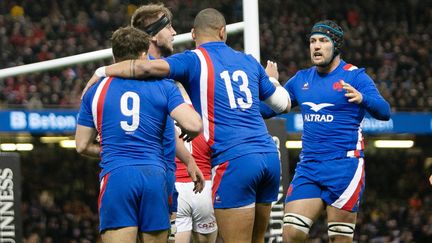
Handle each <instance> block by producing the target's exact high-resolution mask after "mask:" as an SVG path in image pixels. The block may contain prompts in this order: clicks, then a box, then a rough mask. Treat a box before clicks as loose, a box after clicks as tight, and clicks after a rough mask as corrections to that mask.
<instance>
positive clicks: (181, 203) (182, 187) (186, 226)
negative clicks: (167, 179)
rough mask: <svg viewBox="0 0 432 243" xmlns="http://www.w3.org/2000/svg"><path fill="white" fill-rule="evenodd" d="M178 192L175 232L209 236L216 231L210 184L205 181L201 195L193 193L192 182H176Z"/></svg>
mask: <svg viewBox="0 0 432 243" xmlns="http://www.w3.org/2000/svg"><path fill="white" fill-rule="evenodd" d="M175 186H176V189H177V191H178V194H179V196H178V208H177V218H176V226H177V232H185V231H191V230H192V231H194V232H198V233H200V234H210V233H212V232H214V231H216V230H217V226H216V218H215V216H214V210H213V203H212V190H211V188H212V183H211V181H206V183H205V187H204V190H203V191H202V192H201V193H197V194H195V193H194V192H193V188H194V183H193V182H176V183H175Z"/></svg>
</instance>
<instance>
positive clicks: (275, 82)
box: [269, 77, 280, 86]
mask: <svg viewBox="0 0 432 243" xmlns="http://www.w3.org/2000/svg"><path fill="white" fill-rule="evenodd" d="M269 79H270V82H272V84H274V85H275V86H280V83H279V81H278V80H277V79H276V78H273V77H269Z"/></svg>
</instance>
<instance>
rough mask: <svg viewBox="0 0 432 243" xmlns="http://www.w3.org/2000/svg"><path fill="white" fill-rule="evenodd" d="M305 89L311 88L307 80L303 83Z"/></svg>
mask: <svg viewBox="0 0 432 243" xmlns="http://www.w3.org/2000/svg"><path fill="white" fill-rule="evenodd" d="M302 89H304V90H306V89H309V82H306V83H305V84H303V88H302Z"/></svg>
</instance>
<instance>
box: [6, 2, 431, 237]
mask: <svg viewBox="0 0 432 243" xmlns="http://www.w3.org/2000/svg"><path fill="white" fill-rule="evenodd" d="M139 2H140V1H118V0H111V1H108V0H83V1H80V4H76V1H73V0H62V1H60V0H41V1H31V0H20V1H0V43H1V44H0V55H1V56H0V68H6V67H12V66H16V65H22V64H29V63H33V62H38V61H43V60H49V59H53V58H59V57H65V56H69V55H74V54H79V53H84V52H88V51H94V50H99V49H104V48H108V47H109V45H110V44H109V37H110V36H111V33H112V31H113V30H115V29H116V28H117V27H120V26H124V25H127V24H128V22H129V19H130V15H131V13H132V12H133V11H134V9H135V8H136V4H138V3H139ZM214 2H215V1H210V0H205V1H198V0H189V1H179V0H169V1H165V4H166V5H167V6H168V7H169V8H170V9H171V10H172V12H173V14H174V16H175V18H174V23H173V25H174V27H175V28H176V30H177V32H178V33H184V32H187V31H189V30H190V27H191V23H192V21H193V17H194V15H195V14H196V13H197V12H198V11H199V10H200V9H202V8H204V7H215V8H218V9H219V10H221V11H222V12H223V13H224V14H225V15H226V19H227V22H228V23H234V22H238V21H241V20H242V6H241V1H234V0H221V1H217V3H214ZM239 2H240V3H239ZM125 3H126V4H125ZM431 13H432V2H431V1H416V0H401V1H391V0H382V1H373V0H363V1H355V2H354V4H353V2H352V1H337V0H330V1H322V0H312V1H293V0H286V1H281V0H267V1H260V34H261V36H260V38H261V39H260V41H261V58H262V60H263V61H265V60H267V59H271V60H275V61H277V62H278V64H279V69H280V71H281V75H280V76H281V79H283V80H287V79H288V78H290V77H291V76H292V75H293V74H294V73H295V72H296V71H297V70H298V69H301V68H305V67H307V66H309V58H308V52H307V45H308V44H307V38H306V35H307V33H308V32H309V29H310V26H311V24H312V23H313V22H314V21H316V20H318V19H323V18H331V19H335V20H336V21H338V22H339V23H340V24H341V25H342V26H343V28H344V29H345V30H346V34H347V36H349V38H348V41H346V43H345V46H344V48H343V57H346V59H347V60H350V61H352V62H353V64H355V65H357V66H359V67H367V72H368V74H369V75H370V76H371V77H372V78H373V79H374V80H375V82H376V85H377V86H378V88H379V89H380V91H381V93H382V94H383V96H384V97H385V98H386V99H387V100H388V101H389V102H390V103H391V106H392V109H393V110H394V111H418V112H421V111H428V112H431V111H432V58H431V55H430V53H432V44H431V41H432V25H431V24H430V23H431V22H432V14H431ZM229 43H230V44H231V45H232V46H234V47H236V48H237V49H241V48H242V36H240V35H234V36H233V37H230V38H229ZM182 48H185V46H181V47H178V49H177V50H178V51H180V50H181V49H182ZM107 63H110V60H104V61H100V62H96V63H89V64H83V65H78V66H73V67H68V68H65V69H61V70H52V71H49V72H43V73H35V74H29V75H22V76H18V77H10V78H6V79H1V80H0V108H16V107H21V108H22V107H24V108H28V109H41V108H58V107H61V108H75V109H76V108H77V107H78V106H79V102H80V101H79V97H80V94H81V90H82V88H83V87H84V83H85V81H86V80H88V78H89V77H90V76H91V74H92V73H93V71H94V69H95V68H96V67H98V66H100V65H103V64H107ZM35 153H36V156H35ZM37 153H44V154H43V156H37ZM42 157H43V158H44V159H43V160H42V159H40V158H42ZM59 158H61V160H60V159H59ZM293 160H296V159H295V158H293ZM423 161H425V158H424V157H422V156H421V155H412V154H409V153H408V152H402V154H401V153H398V154H396V155H391V154H390V153H389V152H386V151H384V152H381V153H379V152H377V154H375V155H374V156H371V157H368V158H367V167H366V170H367V178H368V182H367V183H368V189H367V190H366V192H365V200H364V201H363V202H362V206H361V207H362V210H361V213H360V215H359V219H358V223H357V228H356V234H355V239H354V240H355V241H357V242H428V241H429V242H432V211H431V209H432V205H431V204H432V194H431V193H430V189H429V185H428V184H427V181H426V180H425V178H426V175H424V174H422V173H419V171H424V166H425V165H424V164H423ZM22 163H23V164H24V165H25V166H23V171H22V173H23V178H24V180H23V190H22V191H23V196H22V210H23V226H24V227H23V232H24V237H25V239H26V242H46V243H48V242H83V243H84V242H98V241H99V239H98V235H99V234H98V232H97V221H98V220H97V219H98V217H97V205H96V202H97V200H96V199H97V194H98V191H97V189H98V182H97V173H98V169H97V161H94V160H89V159H84V158H82V157H80V156H79V155H78V154H77V153H75V151H66V152H65V151H64V150H59V149H50V150H43V149H42V150H39V151H38V150H36V151H35V152H33V153H32V156H31V157H30V156H29V155H26V154H25V153H24V154H23V155H22ZM428 166H429V167H430V165H428ZM52 171H55V172H56V173H52ZM402 172H403V173H402ZM77 175H79V177H78V176H77ZM326 231H327V229H326V224H325V223H324V222H321V221H319V222H317V223H316V224H315V225H314V227H313V229H312V231H311V238H312V240H315V241H316V242H320V241H327V239H326V235H327V234H326Z"/></svg>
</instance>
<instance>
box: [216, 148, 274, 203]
mask: <svg viewBox="0 0 432 243" xmlns="http://www.w3.org/2000/svg"><path fill="white" fill-rule="evenodd" d="M212 170H213V172H212V175H213V187H212V196H213V207H214V208H238V207H243V206H247V205H250V204H253V203H271V202H273V201H276V200H277V195H278V191H279V183H280V175H281V167H280V160H279V156H278V154H277V153H252V154H247V155H243V156H240V157H238V158H235V159H233V160H230V161H227V162H224V163H222V164H219V165H217V166H215V167H213V169H212Z"/></svg>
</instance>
